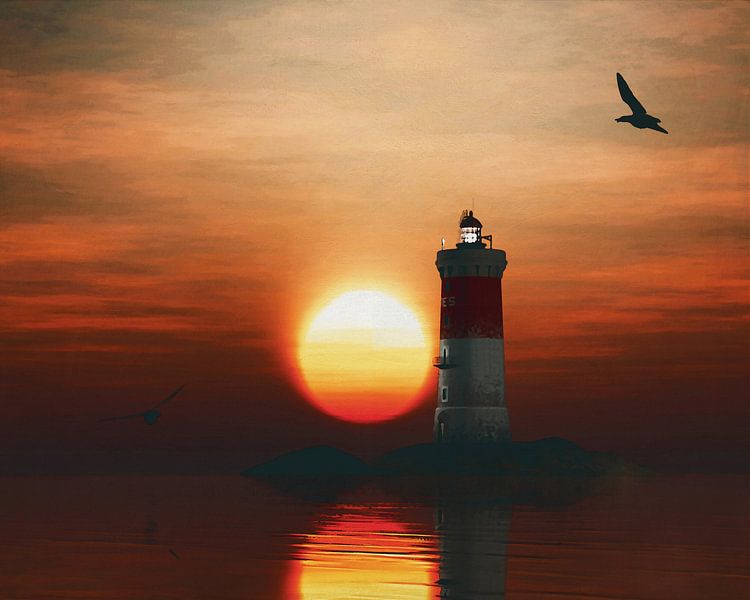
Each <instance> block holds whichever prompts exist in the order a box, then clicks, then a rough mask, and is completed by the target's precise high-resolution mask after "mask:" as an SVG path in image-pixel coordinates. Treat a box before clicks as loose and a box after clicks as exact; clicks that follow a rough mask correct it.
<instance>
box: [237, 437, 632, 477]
mask: <svg viewBox="0 0 750 600" xmlns="http://www.w3.org/2000/svg"><path fill="white" fill-rule="evenodd" d="M644 472H645V469H643V468H641V467H639V466H638V465H635V464H633V463H630V462H628V461H626V460H625V459H622V458H620V457H618V456H616V455H614V454H610V453H605V452H590V451H587V450H584V449H583V448H581V447H580V446H578V445H576V444H574V443H573V442H571V441H568V440H564V439H562V438H545V439H541V440H536V441H533V442H507V443H497V444H495V443H493V444H446V443H444V444H418V445H415V446H407V447H405V448H399V449H397V450H393V451H391V452H388V453H387V454H385V455H383V456H382V457H380V458H378V459H376V460H375V461H373V462H372V463H371V464H369V465H368V464H367V463H365V462H364V461H362V460H360V459H358V458H357V457H355V456H352V455H351V454H348V453H346V452H343V451H342V450H337V449H335V448H331V447H330V446H313V447H311V448H306V449H304V450H297V451H294V452H290V453H288V454H284V455H282V456H279V457H277V458H274V459H273V460H270V461H268V462H266V463H262V464H260V465H257V466H255V467H252V468H250V469H247V470H246V471H244V472H243V474H244V475H248V476H256V477H290V476H291V477H299V476H302V477H339V476H355V477H366V476H440V475H454V476H456V475H461V476H463V475H470V476H473V475H484V476H486V475H493V476H503V477H569V476H585V477H599V476H604V475H638V474H643V473H644Z"/></svg>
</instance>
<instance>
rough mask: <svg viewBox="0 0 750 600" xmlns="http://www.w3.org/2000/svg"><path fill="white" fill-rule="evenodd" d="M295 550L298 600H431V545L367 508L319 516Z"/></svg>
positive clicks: (391, 520) (400, 525) (294, 576)
mask: <svg viewBox="0 0 750 600" xmlns="http://www.w3.org/2000/svg"><path fill="white" fill-rule="evenodd" d="M297 548H298V556H297V558H298V564H297V568H296V569H295V573H293V575H292V577H293V578H294V580H296V587H297V589H298V591H299V596H298V597H299V599H300V600H333V599H338V598H342V599H343V598H363V599H369V598H371V599H373V600H383V599H384V598H388V599H393V600H398V599H404V600H420V599H427V598H433V597H434V594H435V590H434V587H433V582H434V581H435V579H436V573H435V564H434V560H430V556H433V557H434V552H435V547H434V540H433V539H432V538H425V537H424V535H418V534H417V533H415V532H413V531H410V530H409V527H408V526H407V525H405V524H403V523H400V522H398V521H396V520H395V519H394V518H392V517H390V516H388V515H384V514H372V512H370V509H368V508H367V507H353V508H350V507H346V508H342V509H340V510H338V511H336V512H335V513H334V514H332V515H331V516H328V517H325V518H324V519H323V520H322V521H321V523H320V526H319V527H318V528H317V530H316V531H315V532H314V533H313V534H309V535H305V536H304V537H302V538H301V540H300V542H299V544H298V546H297Z"/></svg>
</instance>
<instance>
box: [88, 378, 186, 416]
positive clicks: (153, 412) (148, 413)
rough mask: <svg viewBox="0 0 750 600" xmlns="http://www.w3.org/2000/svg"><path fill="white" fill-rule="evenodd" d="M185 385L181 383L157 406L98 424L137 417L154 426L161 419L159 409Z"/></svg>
mask: <svg viewBox="0 0 750 600" xmlns="http://www.w3.org/2000/svg"><path fill="white" fill-rule="evenodd" d="M186 385H187V384H185V383H183V384H182V385H181V386H180V387H178V388H177V389H176V390H175V391H174V392H172V393H171V394H169V396H167V397H166V398H164V400H162V401H161V402H159V404H156V405H154V406H152V407H151V408H149V409H148V410H146V411H143V412H139V413H135V414H133V415H124V416H122V417H109V418H107V419H99V422H100V423H103V422H104V421H119V420H120V419H136V418H138V417H143V420H144V421H146V423H148V424H149V425H154V424H155V423H156V422H157V421H158V420H159V417H161V412H159V408H161V407H162V406H164V405H165V404H166V403H167V402H169V401H170V400H171V399H172V398H174V397H175V396H176V395H177V394H179V393H180V392H181V391H182V388H184V387H185V386H186Z"/></svg>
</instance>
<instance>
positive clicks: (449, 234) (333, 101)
mask: <svg viewBox="0 0 750 600" xmlns="http://www.w3.org/2000/svg"><path fill="white" fill-rule="evenodd" d="M749 21H750V7H748V5H747V4H746V3H742V2H718V3H714V2H677V3H670V2H660V3H650V2H649V3H639V2H542V1H539V2H497V3H496V2H470V3H468V2H445V1H440V0H436V1H429V2H427V1H425V2H420V1H414V2H388V1H385V2H383V1H378V2H284V1H274V2H76V1H71V2H18V3H16V2H3V3H2V5H0V402H1V405H2V410H1V411H0V472H43V471H44V472H70V471H73V472H75V471H97V470H99V471H112V470H123V471H148V470H155V471H159V470H162V471H170V470H174V471H181V472H183V471H184V472H189V471H212V470H224V471H232V470H237V469H239V468H242V467H245V466H248V465H249V464H252V463H254V462H256V461H257V460H261V459H263V458H266V457H269V456H271V455H273V454H275V453H277V452H279V451H282V450H287V449H292V448H298V447H302V446H305V445H308V444H313V443H327V444H332V445H337V446H339V447H342V448H344V449H348V450H351V451H354V452H356V453H358V454H360V455H363V456H367V455H368V453H369V454H372V453H376V452H379V451H382V450H386V449H390V448H393V447H394V446H398V445H405V444H409V443H417V442H423V441H427V440H429V439H430V436H431V431H432V413H433V411H434V404H435V395H436V394H435V392H434V390H433V389H432V388H431V385H430V384H429V382H428V384H427V385H426V386H425V387H424V390H423V392H422V398H421V400H420V401H419V402H418V403H417V406H416V408H415V409H414V410H413V411H411V412H410V413H408V414H407V415H404V416H402V417H401V418H398V419H395V420H391V421H388V422H385V423H381V424H354V423H347V422H344V421H340V420H337V419H335V418H332V417H330V416H328V415H325V414H322V413H321V412H319V411H318V410H316V409H315V407H314V406H312V405H311V404H310V402H308V401H307V400H306V399H305V397H304V394H303V393H302V392H301V390H300V386H299V383H298V378H299V374H298V367H297V366H296V364H295V360H294V356H295V348H296V345H297V343H298V340H299V338H300V330H301V328H302V327H303V324H304V323H306V322H309V320H310V319H311V315H314V314H315V311H316V310H318V309H320V308H321V307H322V306H324V305H325V304H326V303H327V302H328V301H330V300H331V299H332V298H334V297H336V296H337V295H338V294H340V293H343V292H346V291H350V290H354V289H376V290H379V291H382V292H386V293H391V294H393V295H394V297H397V298H398V299H399V300H400V301H401V302H403V303H404V304H405V305H407V306H408V307H410V308H411V309H412V310H413V311H414V313H415V314H416V315H417V316H418V317H419V319H420V320H421V322H422V323H423V326H424V328H425V335H426V337H427V339H428V340H430V343H431V344H432V345H433V346H434V347H435V348H437V320H438V315H439V300H440V299H439V294H440V291H439V289H440V288H439V278H438V274H437V272H436V270H435V267H434V260H435V252H436V251H437V250H439V248H440V239H441V237H445V238H446V239H447V240H448V241H449V243H450V242H451V241H452V240H454V239H455V236H456V233H457V222H458V217H459V214H460V212H461V211H462V210H463V209H465V208H471V207H473V208H474V210H475V212H476V214H477V216H478V217H479V218H480V219H481V220H482V222H483V223H484V225H485V230H484V232H485V233H492V234H493V238H494V242H495V246H496V247H500V248H503V249H504V250H506V252H507V254H508V263H509V265H508V269H507V270H506V272H505V275H504V280H503V301H504V318H505V338H506V380H507V383H506V395H507V402H508V408H509V413H510V420H511V426H512V429H513V436H514V438H515V439H519V440H524V439H535V438H538V437H544V436H551V435H559V436H564V437H567V438H570V439H572V440H574V441H576V442H578V443H580V444H582V445H584V446H585V447H588V448H591V449H597V450H611V451H616V452H620V453H622V454H623V455H625V456H627V457H630V458H633V459H636V460H640V461H642V462H646V463H648V464H655V465H662V466H668V467H674V468H683V469H699V468H700V469H715V470H719V469H736V468H747V456H748V450H750V439H749V438H750V432H749V429H748V423H749V422H750V409H749V408H748V407H749V403H748V401H747V399H746V396H747V395H748V362H749V361H748V358H750V332H749V331H750V330H749V328H748V303H749V296H748V289H749V288H748V250H749V249H750V248H749V244H748V150H747V138H748V87H747V78H748V58H749V57H750V54H749V53H748V48H749V45H748V36H747V33H746V32H747V31H748V24H749ZM616 72H620V73H622V74H623V75H624V77H625V78H626V79H627V81H628V82H629V84H630V86H631V88H632V89H633V91H634V93H635V94H636V96H637V97H638V98H639V100H640V101H641V102H642V103H643V104H644V105H645V106H646V108H647V109H648V110H649V112H650V113H651V114H654V115H656V116H657V117H659V118H661V119H662V123H661V124H662V125H663V126H664V127H665V128H666V129H667V130H668V131H669V135H663V134H660V133H657V132H654V131H648V130H637V129H635V128H633V127H631V126H630V125H628V124H625V123H615V122H614V119H615V118H616V117H618V116H621V115H623V114H628V110H627V107H626V106H625V105H624V104H623V103H622V101H621V100H620V98H619V95H618V92H617V87H616V82H615V73H616ZM430 377H431V378H432V379H431V381H433V382H434V381H435V374H434V373H432V374H431V375H430ZM183 382H188V385H187V386H186V388H185V391H184V392H183V393H182V394H181V395H180V396H179V397H177V398H176V399H175V400H174V401H173V402H172V403H170V405H169V406H168V407H167V408H166V409H165V417H164V418H162V420H161V421H160V423H159V424H158V425H157V426H154V427H147V426H145V425H143V424H142V423H141V424H139V423H135V422H134V423H125V422H117V423H101V424H100V423H97V419H99V418H101V417H107V416H112V415H116V414H127V413H130V412H135V411H137V410H142V408H145V407H147V406H149V405H150V404H152V403H155V402H156V401H158V400H159V399H161V398H162V397H164V396H165V395H166V394H168V393H169V392H170V391H171V390H173V389H174V388H176V387H177V386H178V385H180V384H181V383H183ZM139 425H143V426H139Z"/></svg>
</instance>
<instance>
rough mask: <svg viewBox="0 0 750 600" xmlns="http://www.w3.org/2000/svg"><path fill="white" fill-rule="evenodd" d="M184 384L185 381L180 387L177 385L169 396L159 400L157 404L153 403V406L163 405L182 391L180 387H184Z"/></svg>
mask: <svg viewBox="0 0 750 600" xmlns="http://www.w3.org/2000/svg"><path fill="white" fill-rule="evenodd" d="M186 385H187V384H186V383H183V384H182V385H181V386H180V387H178V388H177V389H176V390H175V391H174V392H172V393H171V394H169V396H167V397H166V398H164V400H162V401H161V402H159V404H157V405H155V406H154V407H153V408H159V407H160V406H164V405H165V404H166V403H167V402H169V401H170V400H171V399H172V398H174V397H175V396H176V395H177V394H179V393H180V392H181V391H182V388H184V387H185V386H186ZM152 410H153V409H152Z"/></svg>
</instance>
